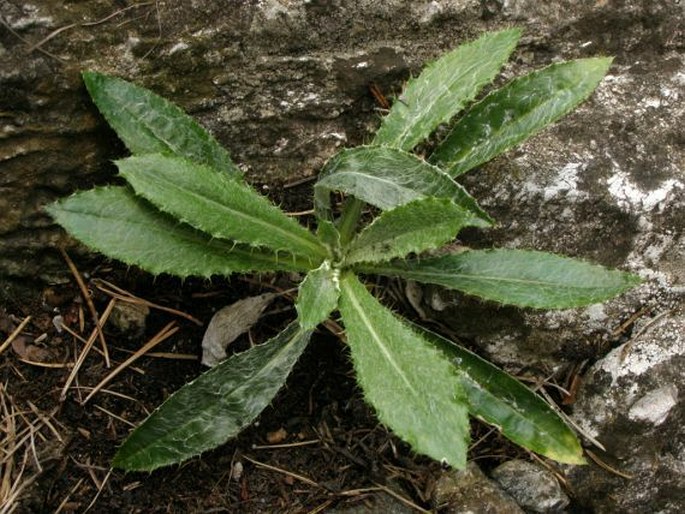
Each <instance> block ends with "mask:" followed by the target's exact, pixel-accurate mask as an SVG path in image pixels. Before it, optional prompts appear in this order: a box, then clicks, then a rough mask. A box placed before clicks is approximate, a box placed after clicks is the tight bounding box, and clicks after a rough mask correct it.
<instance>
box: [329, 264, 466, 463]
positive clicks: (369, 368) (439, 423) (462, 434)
mask: <svg viewBox="0 0 685 514" xmlns="http://www.w3.org/2000/svg"><path fill="white" fill-rule="evenodd" d="M339 308H340V314H341V315H342V320H343V323H344V324H345V328H346V330H347V342H348V344H349V346H350V351H351V356H352V362H353V363H354V368H355V371H356V373H357V381H358V382H359V385H360V386H361V388H362V390H363V391H364V395H365V396H366V399H367V400H368V401H369V402H370V403H371V405H373V407H374V408H375V409H376V412H377V414H378V418H379V419H380V421H381V422H383V423H384V424H385V425H387V426H388V427H390V428H391V429H392V431H393V432H395V433H396V434H397V435H398V436H399V437H401V438H402V439H404V440H405V441H406V442H408V443H409V444H410V445H411V446H412V448H413V450H415V451H416V452H418V453H422V454H424V455H428V456H429V457H432V458H434V459H436V460H438V461H444V462H446V463H448V464H450V465H452V466H454V467H457V468H463V467H464V466H465V464H466V450H467V444H468V438H469V423H468V414H467V409H466V405H465V399H464V397H463V395H464V392H463V390H462V387H461V381H460V379H459V377H458V374H457V372H456V370H455V368H454V367H453V365H452V364H451V362H450V361H449V359H448V358H447V357H446V356H445V355H444V354H443V353H442V352H441V351H440V350H439V349H437V348H436V347H435V346H433V345H432V344H430V343H429V342H428V341H426V340H425V339H424V338H422V337H421V336H419V335H418V334H417V333H416V332H415V331H413V330H412V329H411V328H409V327H408V326H407V325H406V324H404V323H402V322H401V321H400V320H399V319H397V318H396V317H395V316H394V315H393V314H392V312H390V311H389V310H388V309H386V308H385V307H383V306H382V305H381V304H379V303H378V301H377V300H376V299H375V298H374V297H373V296H371V294H369V292H368V291H367V290H366V288H365V287H364V285H363V284H362V283H361V282H359V280H357V278H356V277H355V276H354V275H352V274H347V275H344V276H343V277H342V279H341V297H340V307H339Z"/></svg>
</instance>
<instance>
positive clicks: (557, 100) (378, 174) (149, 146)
mask: <svg viewBox="0 0 685 514" xmlns="http://www.w3.org/2000/svg"><path fill="white" fill-rule="evenodd" d="M519 37H520V31H519V30H517V29H510V30H503V31H499V32H493V33H487V34H485V35H483V36H482V37H480V38H479V39H477V40H475V41H473V42H470V43H467V44H464V45H461V46H459V47H458V48H456V49H455V50H453V51H451V52H449V53H447V54H446V55H444V56H442V57H441V58H440V59H438V60H437V61H435V62H432V63H430V64H429V65H428V66H426V68H425V69H424V70H423V71H422V73H421V74H420V75H419V76H417V77H416V78H413V79H412V80H410V81H409V82H408V83H407V85H406V87H405V89H404V91H403V92H402V94H401V96H400V98H399V99H398V101H395V102H394V103H393V105H392V108H391V109H390V111H389V113H388V114H387V116H385V117H384V118H383V120H382V122H381V125H380V128H379V129H378V132H377V133H376V135H375V138H374V139H373V141H372V142H371V144H369V145H366V146H361V147H357V148H351V149H344V150H342V151H340V152H339V153H337V154H336V155H334V156H333V157H331V158H330V159H329V160H328V162H327V163H326V165H325V166H324V167H323V170H322V171H321V173H320V175H319V177H318V181H317V182H316V185H315V187H314V209H315V214H316V221H317V230H316V232H312V231H309V230H308V229H307V228H305V227H303V226H302V225H300V224H299V223H298V222H297V221H295V220H294V219H293V218H291V217H288V216H287V215H286V214H285V213H283V212H282V211H281V210H280V209H279V208H278V207H276V206H274V205H273V204H272V203H271V202H270V201H269V200H268V199H266V198H265V197H263V196H261V195H259V194H258V193H256V192H255V191H254V190H253V189H252V188H251V187H250V186H249V185H248V184H247V183H246V182H245V181H244V180H243V177H242V175H241V172H240V169H239V168H238V167H237V166H236V165H235V164H234V163H233V161H232V160H231V158H230V156H229V154H228V152H227V151H226V150H225V149H224V148H222V147H221V146H220V145H219V144H218V143H217V141H216V140H215V139H214V138H213V137H212V136H211V135H210V134H208V133H207V132H206V131H205V130H204V129H203V128H201V127H200V126H199V125H198V124H197V123H196V122H195V121H194V120H193V119H191V118H190V117H188V116H187V115H186V114H185V113H183V112H182V111H181V110H180V109H179V108H178V107H176V106H175V105H173V104H171V103H170V102H168V101H167V100H165V99H163V98H161V97H159V96H157V95H156V94H154V93H152V92H150V91H148V90H146V89H144V88H141V87H139V86H136V85H134V84H131V83H129V82H126V81H124V80H121V79H119V78H115V77H111V76H108V75H104V74H102V73H97V72H92V71H87V72H84V73H83V79H84V81H85V83H86V87H87V88H88V91H89V92H90V95H91V97H92V98H93V101H94V102H95V104H96V105H97V107H98V108H99V110H100V112H101V113H102V115H103V116H104V117H105V119H106V120H107V121H108V122H109V124H110V125H111V126H112V127H113V128H114V130H115V131H116V132H117V134H118V135H119V137H120V138H121V139H122V140H123V142H124V143H125V144H126V146H127V147H128V149H129V150H130V151H131V154H132V155H131V156H130V157H128V158H125V159H122V160H119V161H117V162H116V165H117V167H118V169H119V172H120V175H121V176H122V177H123V178H124V179H125V180H126V182H127V185H126V186H109V187H101V188H96V189H93V190H90V191H84V192H78V193H76V194H74V195H72V196H70V197H68V198H66V199H63V200H60V201H58V202H55V203H54V204H52V205H50V206H49V207H48V212H49V213H50V214H51V215H52V216H53V217H54V219H55V220H56V221H57V222H58V223H59V224H61V225H62V226H63V227H64V228H65V229H66V230H67V231H68V232H70V233H71V234H72V235H73V236H74V237H76V238H77V239H79V240H80V241H82V242H83V243H84V244H86V245H87V246H89V247H91V248H93V249H95V250H97V251H99V252H101V253H103V254H105V255H107V256H109V257H111V258H114V259H118V260H120V261H123V262H124V263H127V264H129V265H136V266H139V267H141V268H143V269H145V270H147V271H149V272H150V273H153V274H159V273H169V274H172V275H176V276H179V277H187V276H190V275H194V276H201V277H211V276H216V275H223V276H227V275H230V274H233V273H258V272H266V271H272V272H276V271H285V272H289V271H297V272H301V273H304V274H306V275H305V278H304V280H303V282H302V283H301V285H300V287H299V292H298V297H297V300H296V310H297V319H295V320H294V321H292V322H291V323H290V324H289V325H288V326H287V327H286V328H285V329H284V330H283V331H282V332H281V333H279V334H278V335H277V336H275V337H274V338H272V339H271V340H270V341H268V342H266V343H264V344H262V345H258V346H255V347H253V348H251V349H249V350H247V351H244V352H241V353H238V354H235V355H233V356H231V357H229V358H227V359H226V360H224V361H223V362H221V363H220V364H219V365H217V366H216V367H214V368H212V369H211V370H209V371H207V372H206V373H204V374H202V375H201V376H200V377H198V378H197V379H196V380H194V381H192V382H190V383H188V384H186V385H185V386H183V387H182V388H181V389H180V390H178V391H177V392H176V393H174V394H173V395H172V396H170V397H169V398H168V399H167V400H166V401H165V402H164V403H163V404H162V405H161V407H159V408H158V409H157V410H156V411H155V412H154V413H153V414H152V415H150V417H149V418H148V419H147V420H146V421H144V422H143V423H142V424H141V425H140V426H139V427H138V428H136V429H135V430H134V431H133V432H132V433H131V435H130V436H129V437H128V439H127V440H126V441H125V442H124V444H123V445H122V446H121V448H120V449H119V451H118V453H117V455H116V456H115V458H114V465H115V466H117V467H120V468H124V469H127V470H153V469H155V468H158V467H160V466H166V465H169V464H173V463H178V462H181V461H184V460H186V459H188V458H190V457H193V456H195V455H198V454H200V453H201V452H203V451H205V450H208V449H211V448H214V447H216V446H218V445H221V444H223V443H224V442H226V441H227V440H228V439H230V438H232V437H234V436H236V435H237V434H238V433H239V432H240V431H241V430H242V429H243V428H245V427H246V426H248V425H250V424H251V423H252V422H253V421H254V420H255V419H256V418H257V416H258V415H259V414H260V412H261V411H262V410H263V409H264V408H265V407H266V406H267V405H268V404H269V403H270V402H271V401H272V399H273V398H274V396H275V395H276V393H277V392H278V390H279V389H280V388H281V387H282V386H283V384H284V383H285V381H286V379H287V377H288V374H289V373H290V371H291V370H292V369H293V366H294V365H295V363H296V362H297V360H298V358H299V356H300V355H301V354H302V352H303V351H304V349H305V348H306V346H307V343H308V342H309V340H310V336H311V334H312V332H313V331H314V329H315V328H316V327H317V326H318V325H319V324H320V323H322V322H325V321H326V320H327V319H328V318H329V316H331V315H332V314H334V313H336V312H337V313H339V320H340V322H341V323H342V325H343V326H344V327H345V331H346V332H345V333H346V337H345V339H346V344H347V345H348V346H349V354H350V358H351V360H352V363H353V366H354V370H355V373H356V377H357V381H358V383H359V385H360V387H361V390H362V391H363V394H364V397H365V398H366V400H367V401H368V403H370V404H371V405H372V406H373V408H374V409H375V412H376V414H377V416H378V419H379V420H380V421H381V422H382V423H384V424H385V425H386V426H387V427H389V428H390V429H391V430H392V431H393V432H394V433H395V434H396V435H397V436H399V437H400V438H401V439H403V440H404V441H406V442H407V443H408V444H409V445H410V446H411V448H412V449H413V450H414V451H415V452H417V453H420V454H424V455H428V456H430V457H432V458H434V459H436V460H438V461H441V462H444V463H447V464H449V465H451V466H454V467H456V468H462V467H464V466H465V463H466V456H467V448H468V441H469V421H468V420H469V415H471V416H475V417H477V418H479V419H482V420H484V421H486V422H487V423H490V424H492V425H494V426H496V427H497V428H498V429H499V430H501V432H502V433H503V434H504V435H505V436H506V437H508V438H509V439H511V440H512V441H514V442H515V443H517V444H519V445H521V446H523V447H525V448H528V449H530V450H532V451H535V452H537V453H539V454H541V455H544V456H547V457H549V458H552V459H555V460H557V461H559V462H564V463H572V464H580V463H583V462H584V459H583V451H582V447H581V445H580V443H579V441H578V439H577V438H576V436H575V434H574V433H573V431H572V430H571V429H570V428H569V427H568V426H567V425H566V424H565V422H564V421H563V420H562V418H561V417H560V416H559V415H558V414H557V413H556V411H555V410H554V409H553V408H552V407H551V406H550V405H548V404H547V403H546V402H545V401H544V400H542V399H541V398H540V397H539V396H537V395H536V394H535V393H533V392H532V391H531V390H530V389H528V388H527V387H526V386H524V385H523V384H521V383H520V382H518V381H517V380H515V379H514V378H513V377H511V376H510V375H508V374H507V373H505V372H503V371H501V370H499V369H498V368H496V367H495V366H493V365H492V364H490V363H488V362H487V361H485V360H483V359H481V358H480V357H478V356H476V355H475V354H473V353H471V352H470V351H468V350H466V349H465V348H463V347H461V346H459V345H457V344H455V343H453V342H451V341H448V340H446V339H444V338H442V337H440V336H439V335H437V334H434V333H431V332H429V331H427V330H426V329H423V328H420V327H418V326H416V325H413V324H411V323H410V322H408V321H406V320H403V319H401V318H400V317H398V316H397V315H396V314H395V313H393V312H392V311H391V310H390V309H388V308H387V307H385V306H383V305H382V304H381V303H380V302H379V301H378V300H377V299H376V298H375V297H374V296H373V295H372V294H371V293H370V292H369V289H368V288H367V287H366V286H365V285H364V282H363V279H362V278H360V277H363V276H366V275H373V274H375V275H383V276H389V277H401V278H405V279H409V280H414V281H417V282H423V283H428V284H438V285H440V286H443V287H446V288H451V289H456V290H459V291H462V292H464V293H466V294H469V295H474V296H478V297H480V298H483V299H485V300H490V301H493V302H498V303H501V304H510V305H515V306H518V307H524V308H536V309H564V308H571V307H579V306H584V305H588V304H592V303H597V302H602V301H605V300H607V299H609V298H612V297H614V296H616V295H618V294H620V293H622V292H624V291H626V290H627V289H629V288H631V287H633V286H635V285H636V284H638V283H639V282H640V280H639V279H638V278H637V277H636V276H634V275H631V274H628V273H625V272H621V271H617V270H609V269H606V268H603V267H601V266H597V265H594V264H590V263H587V262H583V261H580V260H576V259H570V258H567V257H562V256H557V255H554V254H549V253H544V252H538V251H532V250H506V249H493V250H465V251H461V252H458V253H453V252H452V253H450V252H445V251H442V252H430V251H431V250H436V249H439V248H441V247H443V246H444V245H445V244H447V243H449V242H451V241H453V240H454V239H455V238H456V237H457V236H458V234H459V232H460V230H462V229H463V228H465V227H478V228H482V229H485V228H487V227H488V226H490V225H491V224H492V223H493V220H492V219H491V218H490V216H488V214H487V213H486V212H485V211H484V210H483V209H482V208H481V207H480V206H479V205H478V203H477V202H476V200H475V199H474V198H473V197H472V196H471V195H470V194H469V193H468V192H467V191H466V190H465V189H464V187H463V186H461V185H460V184H459V183H458V182H457V181H455V178H456V177H458V176H459V175H461V174H463V173H466V172H467V171H469V170H472V169H474V168H476V167H477V166H479V165H481V164H483V163H485V162H487V161H488V160H490V159H492V158H493V157H495V156H497V155H499V154H501V153H502V152H505V151H506V150H508V149H509V148H511V147H512V146H514V145H516V144H518V143H520V142H522V141H524V140H525V139H527V138H529V137H530V136H532V135H533V134H535V133H537V132H538V131H540V130H541V129H543V128H544V127H545V126H547V125H549V124H550V123H552V122H554V121H556V120H558V119H559V118H560V117H562V116H563V115H565V114H566V113H568V112H569V111H571V110H572V109H573V108H574V107H576V106H577V105H578V104H579V103H580V102H582V101H583V100H585V99H586V98H587V97H588V96H589V95H590V94H591V93H592V91H593V90H594V89H595V87H596V86H597V85H598V83H599V82H600V81H601V80H602V78H603V77H604V75H605V73H606V72H607V70H608V68H609V66H610V64H611V59H610V58H605V57H599V58H590V59H579V60H574V61H569V62H560V63H555V64H553V65H551V66H549V67H547V68H544V69H541V70H539V71H535V72H532V73H530V74H528V75H525V76H523V77H520V78H516V79H514V80H512V81H511V82H509V83H508V84H506V85H504V86H503V87H502V88H501V89H497V90H494V91H492V92H491V93H489V94H487V95H486V96H484V97H483V98H482V99H481V100H480V101H478V102H477V103H474V99H475V98H476V97H477V95H478V94H479V92H480V91H481V90H482V88H483V87H484V86H485V85H487V84H489V83H490V82H492V80H493V79H494V78H495V76H496V75H497V73H498V72H499V70H500V69H501V67H502V65H503V64H504V63H505V61H506V60H507V59H508V57H509V55H510V54H511V52H512V51H513V50H514V47H515V46H516V43H517V41H518V39H519ZM443 124H450V130H449V132H448V134H447V136H445V137H444V138H443V139H442V141H440V142H439V143H438V144H437V146H436V148H435V150H434V151H433V152H432V154H431V155H430V156H429V157H428V158H427V159H424V158H422V157H420V156H417V155H416V154H414V153H412V150H413V149H414V148H415V147H416V146H417V145H418V144H419V143H421V142H422V141H424V140H425V139H426V138H427V137H429V136H430V135H431V134H432V133H433V132H434V131H435V130H436V129H437V128H438V127H439V126H441V125H443ZM333 192H338V193H343V194H344V195H345V197H346V201H345V203H344V205H343V206H342V208H341V209H338V208H337V206H336V205H333V203H332V201H331V196H332V195H331V194H332V193H333ZM366 205H370V206H373V207H375V208H376V210H375V212H378V213H379V214H378V215H377V216H376V217H375V218H374V219H373V220H372V221H371V222H370V223H368V224H366V225H364V224H362V223H361V222H360V220H361V213H362V211H363V209H364V207H365V206H366ZM427 220H429V221H430V222H428V223H427Z"/></svg>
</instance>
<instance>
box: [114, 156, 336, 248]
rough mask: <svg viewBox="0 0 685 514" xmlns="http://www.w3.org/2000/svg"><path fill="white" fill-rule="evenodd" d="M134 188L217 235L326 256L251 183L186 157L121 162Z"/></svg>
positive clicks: (142, 157)
mask: <svg viewBox="0 0 685 514" xmlns="http://www.w3.org/2000/svg"><path fill="white" fill-rule="evenodd" d="M117 166H118V167H119V171H120V172H121V175H122V176H123V177H124V178H125V179H126V180H127V181H128V182H129V183H130V184H131V185H132V186H133V189H134V190H135V192H136V193H137V194H139V195H141V196H142V197H144V198H145V199H146V200H149V201H150V202H152V203H153V204H155V205H156V206H157V207H158V208H160V209H161V210H163V211H165V212H168V213H169V214H172V215H173V216H175V217H177V218H179V219H180V220H181V221H184V222H186V223H188V224H189V225H192V226H193V227H195V228H197V229H199V230H202V231H203V232H206V233H208V234H210V235H212V236H214V237H221V238H225V239H232V240H234V241H238V242H241V243H246V244H249V245H253V246H266V247H268V248H271V249H272V250H274V251H280V250H287V251H290V252H292V253H295V254H298V255H304V256H307V257H310V258H317V257H318V258H321V257H325V256H326V255H327V251H326V248H325V247H324V246H323V244H321V243H320V242H319V240H318V239H317V238H316V237H315V236H314V235H313V234H312V233H311V232H309V231H308V230H307V229H305V228H304V227H303V226H301V225H300V224H299V223H297V222H296V221H295V220H293V219H292V218H289V217H288V216H286V215H285V214H284V213H283V211H281V210H280V209H279V208H278V207H276V206H274V205H273V204H272V203H271V202H269V200H268V199H267V198H265V197H263V196H261V195H259V194H257V193H256V192H255V191H253V190H252V189H250V188H249V187H248V186H247V185H245V184H242V183H240V182H238V181H235V180H231V179H230V178H228V177H226V175H225V174H223V173H220V172H218V171H216V170H214V169H211V168H208V167H207V166H204V165H201V164H196V163H194V162H191V161H188V160H186V159H180V158H178V157H170V156H165V155H160V154H148V155H141V156H134V157H129V158H128V159H124V160H121V161H117Z"/></svg>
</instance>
